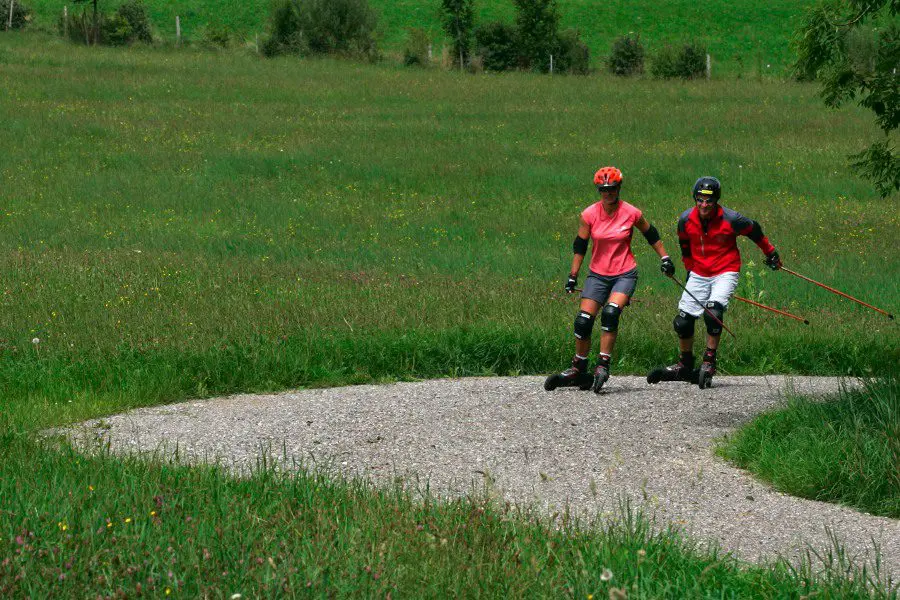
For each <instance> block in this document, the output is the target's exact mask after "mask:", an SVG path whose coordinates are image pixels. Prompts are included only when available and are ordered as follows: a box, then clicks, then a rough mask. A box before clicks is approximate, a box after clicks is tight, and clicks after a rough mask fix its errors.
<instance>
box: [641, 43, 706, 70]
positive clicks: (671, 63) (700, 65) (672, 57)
mask: <svg viewBox="0 0 900 600" xmlns="http://www.w3.org/2000/svg"><path fill="white" fill-rule="evenodd" d="M650 73H651V74H652V75H653V76H654V77H656V78H657V79H675V78H681V79H693V78H695V77H702V76H703V75H704V74H705V73H706V47H705V46H703V45H701V44H698V43H690V44H685V45H683V46H682V47H681V48H680V49H675V48H674V47H672V46H664V47H663V48H662V49H661V50H660V51H659V52H657V54H656V56H655V57H654V59H653V63H652V65H651V66H650Z"/></svg>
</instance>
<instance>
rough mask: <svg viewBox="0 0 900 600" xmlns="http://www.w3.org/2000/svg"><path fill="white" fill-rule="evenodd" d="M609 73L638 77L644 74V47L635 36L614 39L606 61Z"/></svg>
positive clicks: (629, 35)
mask: <svg viewBox="0 0 900 600" xmlns="http://www.w3.org/2000/svg"><path fill="white" fill-rule="evenodd" d="M606 64H607V67H608V68H609V71H610V72H611V73H613V74H615V75H621V76H628V75H640V74H641V73H643V72H644V45H643V44H642V43H641V37H640V36H639V35H637V34H634V35H632V34H630V33H629V34H628V35H623V36H621V37H618V38H616V41H615V42H613V45H612V50H611V51H610V53H609V58H608V59H607V61H606Z"/></svg>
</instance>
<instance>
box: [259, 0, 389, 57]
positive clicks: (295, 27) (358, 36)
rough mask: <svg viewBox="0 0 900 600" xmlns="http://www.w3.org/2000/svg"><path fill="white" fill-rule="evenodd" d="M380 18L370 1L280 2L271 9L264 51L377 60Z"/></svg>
mask: <svg viewBox="0 0 900 600" xmlns="http://www.w3.org/2000/svg"><path fill="white" fill-rule="evenodd" d="M376 24H377V17H376V15H375V12H374V11H373V10H372V8H371V7H370V6H369V2H368V0H280V1H278V2H276V3H275V5H274V6H273V10H272V25H271V30H272V33H271V36H270V37H269V38H268V39H267V40H266V41H265V42H264V44H263V47H262V51H263V53H264V54H266V55H267V56H273V55H276V54H301V55H306V54H341V55H348V56H359V57H365V58H369V59H374V58H376V57H377V55H378V51H377V45H376V43H375V26H376Z"/></svg>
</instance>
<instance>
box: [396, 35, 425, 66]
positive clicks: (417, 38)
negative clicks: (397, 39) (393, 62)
mask: <svg viewBox="0 0 900 600" xmlns="http://www.w3.org/2000/svg"><path fill="white" fill-rule="evenodd" d="M429 46H431V37H430V36H429V35H428V32H427V31H425V30H424V29H422V28H420V27H411V28H410V29H408V30H407V32H406V45H405V46H404V48H403V64H405V65H406V66H411V65H422V66H429V65H431V58H430V57H429V56H428V48H429Z"/></svg>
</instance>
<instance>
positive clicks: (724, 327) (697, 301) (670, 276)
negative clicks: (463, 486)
mask: <svg viewBox="0 0 900 600" xmlns="http://www.w3.org/2000/svg"><path fill="white" fill-rule="evenodd" d="M669 279H671V280H672V281H674V282H675V285H677V286H678V287H680V288H681V289H683V290H684V293H685V294H687V295H688V296H690V297H691V299H692V300H693V301H694V302H696V303H697V304H699V305H700V306H702V307H703V311H704V312H705V313H706V314H708V315H709V316H710V318H712V320H713V321H715V322H716V323H718V324H719V325H721V327H722V329H724V330H725V331H727V332H728V333H730V334H731V337H733V338H734V339H737V336H736V335H734V332H733V331H731V330H730V329H728V327H726V326H725V323H723V322H722V321H721V320H719V318H718V317H716V315H714V314H713V313H712V311H711V310H709V309H708V308H706V306H704V305H703V303H702V302H700V301H699V300H697V297H696V296H695V295H693V294H692V293H690V292H689V291H688V289H687V288H686V287H684V286H683V285H681V282H680V281H678V280H677V279H675V276H673V275H669Z"/></svg>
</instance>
